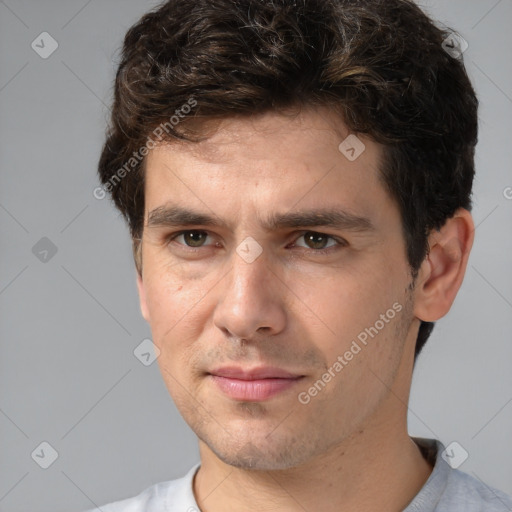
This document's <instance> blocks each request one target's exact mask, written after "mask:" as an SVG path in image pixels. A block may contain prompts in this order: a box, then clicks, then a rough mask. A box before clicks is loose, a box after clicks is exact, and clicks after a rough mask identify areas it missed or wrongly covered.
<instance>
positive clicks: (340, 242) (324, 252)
mask: <svg viewBox="0 0 512 512" xmlns="http://www.w3.org/2000/svg"><path fill="white" fill-rule="evenodd" d="M187 233H205V234H206V235H207V236H209V235H210V234H209V233H208V231H204V230H201V229H187V230H184V231H178V232H176V233H173V234H172V235H170V236H169V237H167V239H166V245H169V244H170V243H171V242H173V241H174V240H175V239H176V238H178V237H179V236H181V235H184V234H187ZM306 234H314V235H320V236H322V237H327V238H328V239H330V240H333V241H335V242H336V245H332V246H330V247H327V248H325V249H307V248H305V247H301V249H303V250H304V251H305V252H306V253H307V254H311V253H313V254H315V255H327V254H330V253H331V252H333V251H336V250H338V249H341V248H342V247H345V246H347V245H348V243H347V242H346V241H345V240H343V239H342V238H336V237H334V236H331V235H328V234H327V233H321V232H319V231H311V230H310V231H302V232H301V233H299V235H298V238H296V239H295V240H298V239H299V238H301V237H303V236H304V235H306ZM176 243H177V244H178V245H180V246H182V247H184V248H185V250H186V251H188V252H192V253H196V252H198V251H199V250H201V249H204V248H205V247H208V246H201V247H190V246H188V245H185V244H181V243H178V242H176Z"/></svg>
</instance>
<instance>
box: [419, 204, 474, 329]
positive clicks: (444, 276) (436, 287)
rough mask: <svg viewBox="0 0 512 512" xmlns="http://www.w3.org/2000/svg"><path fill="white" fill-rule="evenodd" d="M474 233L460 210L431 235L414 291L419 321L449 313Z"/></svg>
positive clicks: (464, 214) (463, 272)
mask: <svg viewBox="0 0 512 512" xmlns="http://www.w3.org/2000/svg"><path fill="white" fill-rule="evenodd" d="M474 232H475V226H474V223H473V218H472V217H471V214H470V213H469V211H467V210H465V209H463V208H461V209H459V210H457V212H456V213H455V215H454V216H453V217H452V218H450V219H448V220H447V221H446V223H445V224H444V226H443V227H442V228H441V229H440V230H439V231H433V232H432V233H431V235H430V237H429V247H430V251H429V254H428V255H427V257H426V258H425V260H424V261H423V263H422V265H421V268H420V272H419V274H418V279H417V284H416V288H415V290H416V291H415V308H414V309H415V316H416V317H417V318H419V319H420V320H423V321H425V322H435V321H437V320H439V319H440V318H442V317H443V316H445V315H446V314H447V313H448V311H449V310H450V308H451V306H452V304H453V301H454V300H455V297H456V295H457V292H458V291H459V289H460V286H461V284H462V281H463V279H464V275H465V273H466V267H467V263H468V259H469V254H470V251H471V248H472V246H473V240H474Z"/></svg>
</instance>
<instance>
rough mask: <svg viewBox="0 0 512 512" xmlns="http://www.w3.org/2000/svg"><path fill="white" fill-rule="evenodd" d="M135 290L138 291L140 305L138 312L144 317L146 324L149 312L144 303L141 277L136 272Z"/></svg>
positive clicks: (144, 297) (144, 293)
mask: <svg viewBox="0 0 512 512" xmlns="http://www.w3.org/2000/svg"><path fill="white" fill-rule="evenodd" d="M137 289H138V291H139V303H140V312H141V313H142V316H143V317H144V320H146V322H149V312H148V305H147V302H146V290H145V289H144V282H143V280H142V276H141V275H140V274H139V273H138V272H137Z"/></svg>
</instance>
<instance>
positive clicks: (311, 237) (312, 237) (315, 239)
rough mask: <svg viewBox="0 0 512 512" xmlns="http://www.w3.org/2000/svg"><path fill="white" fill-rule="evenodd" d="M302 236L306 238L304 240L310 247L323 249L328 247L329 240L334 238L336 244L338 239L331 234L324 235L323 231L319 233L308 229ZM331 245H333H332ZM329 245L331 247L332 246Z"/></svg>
mask: <svg viewBox="0 0 512 512" xmlns="http://www.w3.org/2000/svg"><path fill="white" fill-rule="evenodd" d="M301 238H304V241H305V243H306V245H307V247H309V248H310V249H316V250H322V249H325V248H327V243H328V242H329V240H332V241H333V242H334V244H332V245H336V241H335V240H334V239H333V238H332V237H331V236H329V235H324V234H323V233H317V232H315V231H308V232H307V233H304V234H303V235H302V236H301ZM332 245H331V246H332ZM331 246H329V247H331Z"/></svg>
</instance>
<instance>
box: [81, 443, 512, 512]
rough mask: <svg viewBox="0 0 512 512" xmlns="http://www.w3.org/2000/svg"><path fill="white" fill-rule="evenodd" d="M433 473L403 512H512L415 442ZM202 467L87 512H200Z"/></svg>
mask: <svg viewBox="0 0 512 512" xmlns="http://www.w3.org/2000/svg"><path fill="white" fill-rule="evenodd" d="M413 439H414V441H415V442H416V444H418V446H419V447H420V449H421V450H422V453H423V455H424V457H425V458H426V459H427V460H428V461H429V462H430V463H431V464H434V469H433V471H432V473H431V475H430V477H429V479H428V480H427V481H426V482H425V485H424V486H423V487H422V489H421V490H420V492H419V493H418V494H417V495H416V496H415V498H414V499H413V500H412V502H411V503H409V505H408V506H407V507H406V509H405V510H404V511H403V512H512V498H511V497H510V496H508V495H506V494H505V493H503V492H501V491H498V490H496V489H493V488H492V487H489V486H487V485H486V484H484V483H483V482H481V481H480V480H477V479H476V478H473V477H472V476H470V475H467V474H466V473H463V472H462V471H459V470H458V469H452V468H451V466H450V465H449V464H448V463H447V462H445V460H444V459H443V458H442V457H441V453H442V452H443V451H444V449H445V448H444V446H443V445H442V444H441V443H440V442H439V441H435V440H432V439H421V438H413ZM199 467H200V464H196V465H195V466H194V467H193V468H192V469H191V470H190V471H189V472H188V473H187V474H186V475H185V476H184V477H183V478H180V479H178V480H171V481H169V482H162V483H159V484H156V485H153V486H151V487H149V488H148V489H146V490H145V491H144V492H143V493H141V494H139V495H138V496H136V497H135V498H130V499H127V500H123V501H117V502H115V503H111V504H110V505H105V506H102V507H101V509H99V508H96V509H94V510H90V511H87V512H200V509H199V506H198V505H197V503H196V500H195V498H194V492H193V488H192V482H193V479H194V475H195V473H196V471H197V470H198V469H199Z"/></svg>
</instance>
